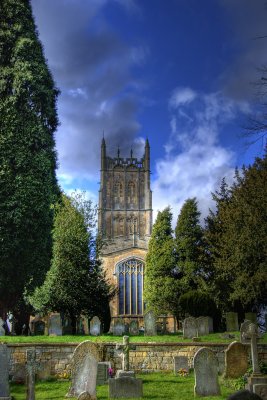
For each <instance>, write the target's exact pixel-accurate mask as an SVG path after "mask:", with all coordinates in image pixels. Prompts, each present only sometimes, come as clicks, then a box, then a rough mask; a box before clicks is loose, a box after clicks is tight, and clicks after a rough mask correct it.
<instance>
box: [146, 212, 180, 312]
mask: <svg viewBox="0 0 267 400" xmlns="http://www.w3.org/2000/svg"><path fill="white" fill-rule="evenodd" d="M171 219H172V214H171V211H170V208H169V207H167V208H165V209H164V210H163V211H160V212H159V213H158V215H157V219H156V221H155V224H154V226H153V229H152V235H151V239H150V241H149V245H148V253H147V256H146V275H145V282H144V299H145V302H146V308H147V309H150V310H153V311H154V312H155V313H156V314H158V315H159V314H163V313H168V312H170V313H173V314H176V313H177V298H178V294H179V290H180V282H179V281H178V280H177V279H176V277H175V262H176V259H175V252H174V242H173V237H172V228H171Z"/></svg>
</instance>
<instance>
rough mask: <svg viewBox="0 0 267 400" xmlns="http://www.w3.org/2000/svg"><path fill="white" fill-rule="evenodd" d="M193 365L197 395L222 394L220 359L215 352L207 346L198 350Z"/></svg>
mask: <svg viewBox="0 0 267 400" xmlns="http://www.w3.org/2000/svg"><path fill="white" fill-rule="evenodd" d="M193 365H194V370H195V388H194V389H195V395H198V396H217V395H220V387H219V383H218V361H217V359H216V356H215V354H214V352H213V351H212V350H210V349H209V348H207V347H202V348H201V349H199V350H198V351H197V352H196V354H195V356H194V360H193Z"/></svg>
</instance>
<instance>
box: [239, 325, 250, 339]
mask: <svg viewBox="0 0 267 400" xmlns="http://www.w3.org/2000/svg"><path fill="white" fill-rule="evenodd" d="M250 324H251V322H250V321H248V320H245V321H244V322H242V324H241V325H240V342H241V343H250V338H249V336H248V329H249V325H250Z"/></svg>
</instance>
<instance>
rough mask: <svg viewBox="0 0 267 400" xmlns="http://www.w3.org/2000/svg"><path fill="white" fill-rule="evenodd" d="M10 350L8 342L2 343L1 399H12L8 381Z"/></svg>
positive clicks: (0, 358)
mask: <svg viewBox="0 0 267 400" xmlns="http://www.w3.org/2000/svg"><path fill="white" fill-rule="evenodd" d="M9 357H10V354H9V350H8V347H7V345H6V344H3V343H2V344H0V399H1V400H2V399H3V400H11V397H10V392H9V383H8V369H9Z"/></svg>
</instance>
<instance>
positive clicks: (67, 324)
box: [62, 316, 72, 335]
mask: <svg viewBox="0 0 267 400" xmlns="http://www.w3.org/2000/svg"><path fill="white" fill-rule="evenodd" d="M62 334H63V335H71V334H72V326H71V319H70V318H69V317H67V316H64V318H63V320H62Z"/></svg>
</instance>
